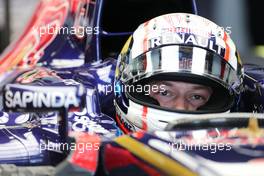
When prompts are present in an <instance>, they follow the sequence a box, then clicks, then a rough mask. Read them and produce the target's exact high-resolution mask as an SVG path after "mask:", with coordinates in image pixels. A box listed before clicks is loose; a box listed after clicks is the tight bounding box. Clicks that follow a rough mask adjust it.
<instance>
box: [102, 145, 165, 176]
mask: <svg viewBox="0 0 264 176" xmlns="http://www.w3.org/2000/svg"><path fill="white" fill-rule="evenodd" d="M104 151H105V152H104V158H105V162H104V165H105V167H106V169H107V170H108V171H111V170H114V169H118V168H124V167H128V166H131V165H134V166H137V167H138V168H140V169H142V170H143V171H144V172H145V173H146V174H147V175H162V174H161V173H160V172H159V171H157V170H156V169H154V168H152V167H150V166H149V165H147V164H146V163H144V162H143V161H141V160H139V159H138V158H136V157H135V156H133V155H132V154H131V153H130V152H129V151H127V150H125V149H122V148H119V147H114V146H112V145H110V144H107V145H106V146H105V150H104Z"/></svg>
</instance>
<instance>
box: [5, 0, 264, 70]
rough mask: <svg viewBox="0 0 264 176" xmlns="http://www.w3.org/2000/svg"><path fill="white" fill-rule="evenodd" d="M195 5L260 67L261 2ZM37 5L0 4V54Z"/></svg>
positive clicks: (263, 41)
mask: <svg viewBox="0 0 264 176" xmlns="http://www.w3.org/2000/svg"><path fill="white" fill-rule="evenodd" d="M164 2H165V1H164ZM196 2H197V9H198V13H199V15H201V16H204V17H206V18H208V19H210V20H212V21H214V22H216V23H217V24H218V25H220V26H222V27H223V28H224V29H225V30H226V31H227V32H228V33H229V34H230V35H231V38H232V39H233V40H234V42H235V43H236V45H237V47H238V50H239V52H240V54H241V57H242V60H243V61H244V62H246V63H256V64H261V65H264V35H263V33H262V29H263V27H262V26H263V25H262V24H261V19H262V17H261V16H260V15H259V14H260V13H261V11H262V6H261V5H262V2H261V1H256V0H255V1H251V0H231V1H230V0H196ZM37 3H38V0H0V53H2V51H3V50H4V49H5V48H6V46H8V44H9V43H10V42H12V41H14V40H16V39H17V38H18V37H19V35H20V34H21V33H22V32H23V29H24V27H25V25H26V24H27V21H28V20H29V18H30V17H31V15H32V13H33V11H34V8H35V7H36V5H37Z"/></svg>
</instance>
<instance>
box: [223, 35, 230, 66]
mask: <svg viewBox="0 0 264 176" xmlns="http://www.w3.org/2000/svg"><path fill="white" fill-rule="evenodd" d="M227 38H228V37H227V34H226V32H225V33H224V41H225V45H226V50H225V56H224V58H225V60H226V61H228V60H229V55H230V47H229V45H228V43H227V42H226V40H227Z"/></svg>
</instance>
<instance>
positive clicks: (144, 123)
mask: <svg viewBox="0 0 264 176" xmlns="http://www.w3.org/2000/svg"><path fill="white" fill-rule="evenodd" d="M147 113H148V107H147V106H143V113H142V129H143V130H147V129H148V123H147Z"/></svg>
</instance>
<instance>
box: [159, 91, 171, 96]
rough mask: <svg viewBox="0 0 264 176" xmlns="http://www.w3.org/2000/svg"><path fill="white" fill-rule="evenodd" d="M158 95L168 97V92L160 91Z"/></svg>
mask: <svg viewBox="0 0 264 176" xmlns="http://www.w3.org/2000/svg"><path fill="white" fill-rule="evenodd" d="M159 94H160V95H161V96H169V95H170V92H169V91H168V90H164V91H160V92H159Z"/></svg>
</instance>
